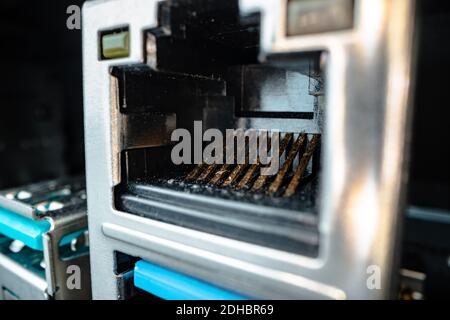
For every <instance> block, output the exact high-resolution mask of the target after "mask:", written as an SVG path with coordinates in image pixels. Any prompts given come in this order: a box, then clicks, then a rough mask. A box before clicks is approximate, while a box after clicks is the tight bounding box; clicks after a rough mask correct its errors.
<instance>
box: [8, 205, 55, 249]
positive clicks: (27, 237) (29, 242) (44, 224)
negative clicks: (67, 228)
mask: <svg viewBox="0 0 450 320" xmlns="http://www.w3.org/2000/svg"><path fill="white" fill-rule="evenodd" d="M50 227H51V226H50V222H48V221H47V220H41V221H35V220H32V219H28V218H26V217H24V216H21V215H19V214H17V213H14V212H12V211H10V210H7V209H4V208H0V233H1V234H3V235H4V236H6V237H8V238H11V239H14V240H20V241H22V242H23V243H25V245H26V246H28V247H30V248H32V249H35V250H41V251H42V250H43V247H42V235H43V234H44V233H46V232H48V231H49V230H50Z"/></svg>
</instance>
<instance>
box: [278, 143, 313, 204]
mask: <svg viewBox="0 0 450 320" xmlns="http://www.w3.org/2000/svg"><path fill="white" fill-rule="evenodd" d="M318 143H319V135H314V136H313V138H312V139H311V141H310V142H309V144H308V147H307V149H306V151H305V153H304V154H303V157H302V158H301V160H300V162H299V164H298V166H297V169H296V170H295V173H294V176H293V177H292V180H291V182H290V183H289V185H288V187H287V188H286V191H285V192H284V195H283V196H284V197H290V196H292V195H294V194H295V191H296V190H297V187H298V185H299V184H300V182H301V179H302V176H303V173H304V172H305V170H306V167H307V165H308V163H309V160H310V159H311V156H312V155H313V153H314V150H315V149H316V147H317V145H318Z"/></svg>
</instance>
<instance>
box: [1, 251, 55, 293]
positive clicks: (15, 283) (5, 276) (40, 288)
mask: <svg viewBox="0 0 450 320" xmlns="http://www.w3.org/2000/svg"><path fill="white" fill-rule="evenodd" d="M5 293H6V296H5ZM12 296H13V297H15V298H18V299H21V300H47V299H48V295H47V281H46V280H45V279H44V278H41V277H39V276H38V275H36V274H34V273H33V272H31V271H30V270H27V269H25V268H24V267H22V266H21V265H20V264H18V263H16V262H14V261H13V260H11V259H9V258H8V257H6V256H4V255H2V254H0V300H2V299H7V298H8V297H10V298H11V297H12Z"/></svg>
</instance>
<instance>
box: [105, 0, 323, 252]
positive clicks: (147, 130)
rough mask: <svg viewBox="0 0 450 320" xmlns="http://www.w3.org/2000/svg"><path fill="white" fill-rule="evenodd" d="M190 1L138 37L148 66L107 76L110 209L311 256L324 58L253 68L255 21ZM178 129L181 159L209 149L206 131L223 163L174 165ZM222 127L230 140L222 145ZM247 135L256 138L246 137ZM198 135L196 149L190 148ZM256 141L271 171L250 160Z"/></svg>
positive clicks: (165, 12)
mask: <svg viewBox="0 0 450 320" xmlns="http://www.w3.org/2000/svg"><path fill="white" fill-rule="evenodd" d="M198 4H199V3H197V2H196V1H193V2H178V3H177V5H173V4H171V3H170V2H163V3H161V4H160V5H159V10H158V13H159V16H158V21H159V26H158V27H157V28H153V29H150V30H146V31H145V33H144V36H145V43H146V45H145V50H146V51H145V52H146V63H144V64H133V65H117V66H114V67H112V68H111V70H110V73H111V83H112V86H111V90H112V96H113V97H115V98H114V99H113V100H114V101H113V103H114V104H113V106H112V108H113V110H114V111H113V116H114V117H115V119H114V120H113V123H114V124H115V125H114V133H113V135H114V137H113V142H114V145H115V148H116V151H117V154H118V155H119V159H120V166H118V168H117V176H118V178H117V181H118V182H119V181H120V183H118V184H117V186H116V188H115V191H114V193H115V206H116V208H117V209H119V210H121V211H125V212H128V213H131V214H136V215H140V216H145V217H148V218H151V219H156V220H159V221H163V222H167V223H171V224H176V225H179V226H183V227H186V228H191V229H195V230H199V231H204V232H208V233H211V234H216V235H219V236H224V237H228V238H232V239H236V240H240V241H245V242H249V243H253V244H257V245H262V246H265V247H270V248H274V249H279V250H283V251H287V252H293V253H298V254H304V255H308V256H312V257H314V256H317V253H318V247H319V234H318V228H317V222H318V216H317V212H318V210H317V205H318V201H317V199H318V197H319V193H318V191H319V178H320V157H321V155H320V145H321V134H322V127H323V104H324V92H323V88H324V84H323V82H324V78H323V64H324V60H325V57H326V55H325V54H324V53H322V52H311V53H307V54H302V55H295V54H289V55H283V56H270V57H269V59H268V60H267V61H265V62H264V63H261V62H259V60H258V52H259V37H260V16H259V15H258V14H255V15H249V16H245V17H242V16H241V15H240V14H239V10H238V6H237V2H234V1H233V2H227V1H223V2H210V4H209V5H205V6H199V5H198ZM212 4H214V5H212ZM194 13H195V14H194ZM177 129H184V130H185V131H184V132H188V133H189V135H190V136H191V137H192V147H191V149H188V151H186V150H184V152H188V153H191V155H192V156H193V157H195V154H196V152H197V154H198V150H200V153H201V154H203V153H202V151H203V150H204V147H206V146H207V145H208V142H207V141H203V140H204V139H203V138H204V136H203V135H204V133H205V132H206V131H207V130H208V129H218V130H220V132H222V133H223V143H222V145H223V146H224V152H223V153H222V158H221V159H220V160H222V161H213V162H211V163H208V161H206V160H205V159H203V160H202V161H197V162H196V163H193V162H195V161H194V160H193V161H192V162H191V163H186V162H184V163H181V164H180V163H176V161H173V157H172V155H173V148H174V146H175V145H176V144H177V142H176V141H173V140H174V139H173V137H174V132H175V131H176V130H177ZM239 129H241V130H242V131H240V132H244V138H243V140H238V138H239V137H238V134H236V132H239ZM229 130H235V131H234V132H235V134H234V136H231V137H232V138H229V139H228V140H227V138H226V137H227V132H229ZM249 130H253V132H255V133H256V136H257V138H258V139H257V141H259V143H258V142H255V141H254V140H253V141H252V140H251V139H250V137H249V136H248V135H247V136H245V133H246V132H247V133H248V132H249ZM276 132H279V133H280V134H279V139H278V140H276V141H275V140H273V139H274V138H273V137H275V135H274V133H276ZM266 136H268V137H269V138H268V139H267V140H263V139H260V138H261V137H266ZM199 137H200V140H201V141H200V143H198V141H197V140H196V141H195V142H194V140H195V139H198V138H199ZM241 138H242V137H241ZM239 141H240V142H239ZM262 141H267V143H266V144H264V143H263V142H262ZM230 142H231V143H232V145H231V146H230ZM275 142H276V143H275ZM263 145H265V147H266V148H268V150H271V151H270V152H269V153H268V154H271V155H272V156H273V157H272V161H277V162H278V159H279V163H278V167H277V169H278V170H276V172H273V173H271V174H262V172H263V171H262V170H261V169H262V168H263V167H265V166H264V165H263V163H262V158H261V155H259V157H257V158H255V161H254V162H250V161H249V158H250V157H251V155H250V154H251V151H250V150H251V148H252V147H253V148H255V147H258V148H260V147H261V146H263ZM226 148H229V149H228V150H231V152H228V153H227V152H226V150H225V149H226ZM275 148H276V150H275ZM216 152H217V150H216ZM277 152H278V156H276V154H277ZM238 153H240V154H242V159H243V161H240V162H238V161H235V162H233V163H228V161H227V157H228V156H229V155H230V154H231V155H234V154H236V155H237V154H238ZM184 156H186V155H185V154H184ZM275 157H276V160H275ZM219 158H220V157H219ZM268 164H270V163H268Z"/></svg>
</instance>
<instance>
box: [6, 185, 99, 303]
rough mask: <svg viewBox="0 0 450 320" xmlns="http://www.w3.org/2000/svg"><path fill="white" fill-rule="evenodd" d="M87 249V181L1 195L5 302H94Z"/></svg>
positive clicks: (18, 189) (36, 186)
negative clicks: (73, 300)
mask: <svg viewBox="0 0 450 320" xmlns="http://www.w3.org/2000/svg"><path fill="white" fill-rule="evenodd" d="M88 245H89V243H88V234H87V216H86V190H85V182H84V177H80V178H62V179H58V180H50V181H45V182H40V183H35V184H30V185H26V186H22V187H19V188H14V189H8V190H4V191H1V192H0V288H1V290H2V292H1V295H0V299H21V300H47V299H49V300H53V299H55V300H63V299H64V300H65V299H75V300H85V299H86V300H87V299H90V298H91V282H90V265H89V247H88ZM71 277H72V278H73V277H77V278H76V279H75V278H73V279H72V278H71Z"/></svg>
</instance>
